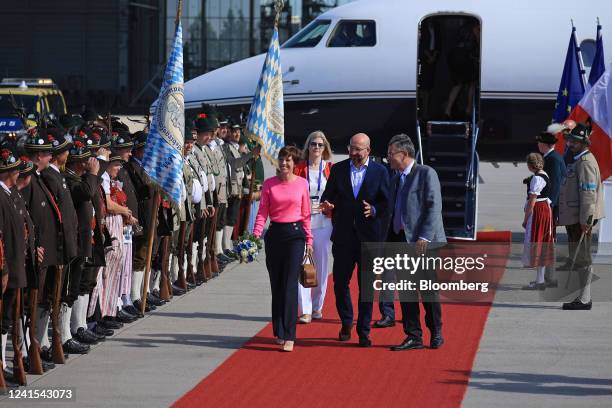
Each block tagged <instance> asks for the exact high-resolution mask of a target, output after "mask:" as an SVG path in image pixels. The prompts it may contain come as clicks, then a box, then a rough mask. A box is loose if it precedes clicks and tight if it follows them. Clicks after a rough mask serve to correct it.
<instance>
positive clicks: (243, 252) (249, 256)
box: [234, 233, 263, 263]
mask: <svg viewBox="0 0 612 408" xmlns="http://www.w3.org/2000/svg"><path fill="white" fill-rule="evenodd" d="M261 248H263V245H262V243H261V240H260V239H259V238H257V237H255V236H254V235H252V234H248V233H245V234H244V235H242V236H241V237H240V238H238V242H237V243H236V246H235V247H234V253H235V254H236V258H238V259H239V260H240V263H250V262H253V261H254V260H255V258H256V257H257V255H258V254H259V250H260V249H261Z"/></svg>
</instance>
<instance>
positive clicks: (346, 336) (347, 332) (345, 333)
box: [338, 325, 352, 341]
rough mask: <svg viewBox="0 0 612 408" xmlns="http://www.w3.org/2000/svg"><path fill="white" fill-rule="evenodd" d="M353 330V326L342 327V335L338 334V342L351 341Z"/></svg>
mask: <svg viewBox="0 0 612 408" xmlns="http://www.w3.org/2000/svg"><path fill="white" fill-rule="evenodd" d="M351 329H352V326H345V325H342V328H341V329H340V333H339V334H338V340H340V341H349V340H350V339H351Z"/></svg>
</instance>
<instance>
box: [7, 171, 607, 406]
mask: <svg viewBox="0 0 612 408" xmlns="http://www.w3.org/2000/svg"><path fill="white" fill-rule="evenodd" d="M499 166H500V167H499V168H496V167H494V166H493V165H492V164H491V163H483V164H482V165H481V176H482V184H480V192H479V197H480V201H479V222H478V224H479V228H480V229H496V230H511V231H513V233H514V234H515V236H519V237H520V235H521V233H522V228H521V222H522V209H523V204H524V200H525V196H524V195H525V190H524V186H523V184H522V183H521V181H522V179H523V178H524V177H525V176H527V175H528V172H527V170H526V167H525V166H524V165H522V164H519V165H518V166H516V167H515V166H514V165H513V164H511V163H500V164H499ZM268 174H270V173H268ZM609 272H610V268H609V267H605V266H601V265H598V266H596V274H597V275H598V277H599V278H600V281H598V282H604V283H605V282H607V281H608V277H607V274H609ZM534 277H535V272H534V271H533V270H529V269H523V268H522V267H521V264H520V245H514V246H513V253H512V256H511V259H510V261H509V263H508V268H507V271H506V273H505V275H504V277H503V278H502V280H501V282H500V283H499V285H498V290H497V292H496V297H495V302H494V305H493V307H492V309H491V311H490V315H489V319H488V322H487V324H486V328H485V331H484V334H483V337H482V339H481V343H480V348H479V351H478V354H477V357H476V360H475V363H474V367H473V372H472V376H471V380H470V383H469V385H468V390H467V393H466V395H465V398H464V401H463V406H465V407H522V408H525V407H539V408H541V407H553V406H554V407H575V406H583V407H600V406H601V407H609V406H612V353H611V352H610V341H609V339H610V338H612V327H611V325H610V318H609V316H610V315H611V312H612V303H610V301H611V300H612V299H611V298H612V294H611V293H610V292H607V291H606V290H605V287H606V286H607V285H601V286H597V285H594V289H593V296H594V298H595V299H597V300H598V301H596V302H594V306H593V310H591V311H588V312H583V311H579V312H568V311H562V310H561V309H560V304H561V301H556V300H555V301H544V300H543V299H542V298H541V294H539V293H537V292H527V291H523V290H521V289H520V288H521V286H522V285H524V284H526V283H528V282H529V281H530V280H533V279H534ZM560 278H562V277H561V276H560ZM560 280H561V281H562V280H563V279H560ZM331 297H333V294H330V295H329V296H328V299H327V301H328V302H329V301H332V300H333V299H331ZM604 301H605V302H604ZM269 305H270V289H269V282H268V276H267V272H266V269H265V260H264V255H263V254H262V255H260V257H259V258H258V259H257V260H256V261H255V262H254V263H252V264H248V265H245V264H242V265H241V264H236V263H234V264H231V266H229V267H228V268H227V269H226V270H225V271H224V272H223V273H222V274H221V275H220V276H219V277H218V278H216V279H213V280H211V281H209V282H207V283H205V284H204V285H202V286H200V287H199V288H197V289H195V290H192V291H190V292H189V293H188V294H186V295H185V296H182V297H180V298H177V299H175V300H173V301H172V302H170V303H169V304H167V305H165V306H162V307H160V308H158V309H157V310H156V311H155V312H153V313H151V314H148V315H147V316H146V317H145V318H143V319H140V320H138V321H136V322H135V323H132V324H130V325H126V326H125V327H124V328H123V329H121V330H119V331H118V332H117V333H116V334H115V335H114V336H112V337H111V338H109V339H108V340H107V341H106V342H104V343H101V344H99V345H97V346H94V347H93V348H92V350H91V351H90V353H89V354H87V355H82V356H74V355H72V356H70V358H69V359H68V360H67V364H65V365H64V366H58V367H57V368H55V369H54V370H52V371H50V372H48V373H46V374H45V375H43V376H28V382H29V385H28V387H27V388H25V389H32V390H34V389H49V388H54V389H67V388H69V389H71V390H73V392H74V394H75V399H74V402H76V405H75V406H87V407H107V406H113V407H134V406H148V407H166V406H169V405H170V404H172V402H174V401H176V400H177V399H178V398H179V397H181V396H182V395H183V394H184V393H186V392H187V391H189V390H190V389H191V388H193V387H194V386H195V385H196V384H197V383H198V382H200V381H201V380H202V379H203V378H204V377H206V376H207V375H208V374H209V373H211V372H212V371H213V370H214V369H215V368H216V367H217V366H219V365H220V364H222V363H223V362H224V361H225V360H226V359H227V358H228V357H229V356H230V355H231V354H232V353H233V352H234V351H235V350H237V349H238V348H240V346H241V345H242V344H243V343H244V342H245V341H247V340H248V339H249V338H250V337H252V336H253V335H254V334H256V333H257V332H258V331H259V330H260V329H261V328H263V327H264V326H265V325H266V324H267V323H268V321H269V313H270V312H269V310H270V306H269ZM447 341H461V339H447ZM21 389H24V388H21ZM0 401H1V402H0V405H2V406H3V407H17V406H19V407H29V406H42V405H44V406H48V407H55V406H57V407H66V406H70V405H71V403H70V402H68V401H65V400H64V401H56V402H52V401H49V400H44V401H43V400H15V399H9V398H8V397H4V399H2V398H0Z"/></svg>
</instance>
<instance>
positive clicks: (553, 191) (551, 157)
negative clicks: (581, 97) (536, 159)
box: [536, 132, 569, 288]
mask: <svg viewBox="0 0 612 408" xmlns="http://www.w3.org/2000/svg"><path fill="white" fill-rule="evenodd" d="M536 141H537V142H538V150H539V151H540V153H542V156H543V157H544V171H545V172H546V174H548V179H549V180H550V186H548V198H549V199H550V206H551V208H552V211H553V223H554V227H553V233H554V235H555V236H556V235H557V233H556V229H557V228H556V227H557V224H558V223H559V194H560V193H561V183H563V180H564V179H565V177H566V175H567V169H566V166H565V160H564V159H563V157H561V155H560V154H559V153H558V152H557V151H556V150H555V144H556V143H557V137H556V136H555V135H552V134H550V133H548V132H541V133H540V134H539V135H538V136H536ZM568 267H569V265H568ZM562 268H563V267H562ZM568 269H569V268H568ZM554 271H555V267H554V265H551V266H548V267H546V272H545V274H544V281H545V283H546V286H547V287H549V288H556V287H557V286H558V283H557V280H556V279H554V278H553V274H554Z"/></svg>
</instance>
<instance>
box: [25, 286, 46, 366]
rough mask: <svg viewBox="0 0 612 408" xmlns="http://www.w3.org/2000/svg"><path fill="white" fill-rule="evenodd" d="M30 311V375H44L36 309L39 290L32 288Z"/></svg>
mask: <svg viewBox="0 0 612 408" xmlns="http://www.w3.org/2000/svg"><path fill="white" fill-rule="evenodd" d="M28 301H29V305H30V307H29V309H30V316H29V317H28V318H29V320H30V322H29V325H28V326H29V329H30V347H29V348H28V357H29V358H30V371H29V373H30V374H35V375H42V373H43V368H42V360H41V359H40V343H39V342H38V339H37V338H36V307H37V304H38V289H37V288H30V291H29V299H28Z"/></svg>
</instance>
